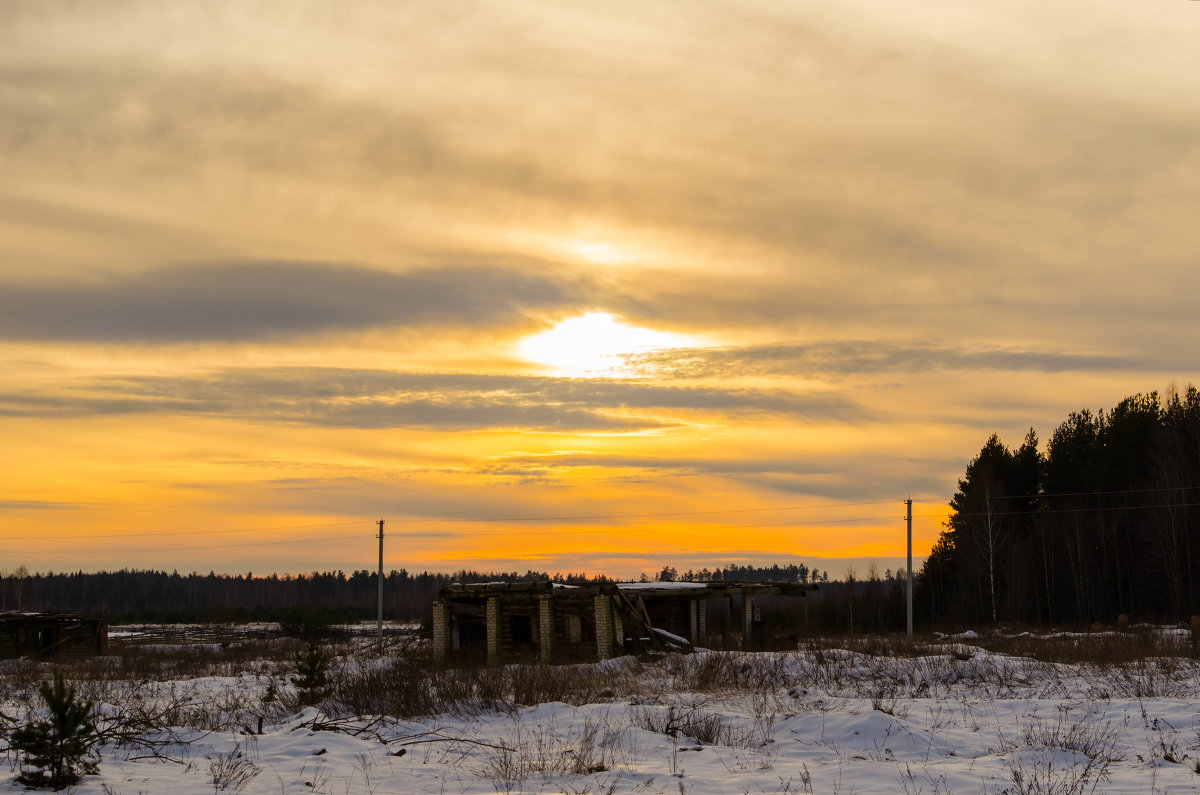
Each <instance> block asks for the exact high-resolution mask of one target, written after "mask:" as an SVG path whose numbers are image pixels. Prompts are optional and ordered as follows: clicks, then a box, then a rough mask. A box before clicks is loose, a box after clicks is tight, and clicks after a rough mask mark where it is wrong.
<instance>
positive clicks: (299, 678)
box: [292, 640, 329, 705]
mask: <svg viewBox="0 0 1200 795" xmlns="http://www.w3.org/2000/svg"><path fill="white" fill-rule="evenodd" d="M328 671H329V655H328V654H326V653H325V651H324V650H323V649H322V648H321V646H320V645H319V644H318V643H317V641H316V640H310V641H309V642H308V648H307V649H305V650H304V651H301V652H296V675H295V676H293V677H292V684H293V685H295V686H296V691H297V693H296V694H297V696H298V697H299V698H300V703H301V704H305V705H312V704H316V703H317V702H318V701H320V700H321V699H322V698H324V696H325V688H326V686H328V684H329V677H328Z"/></svg>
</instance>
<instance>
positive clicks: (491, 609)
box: [487, 596, 500, 665]
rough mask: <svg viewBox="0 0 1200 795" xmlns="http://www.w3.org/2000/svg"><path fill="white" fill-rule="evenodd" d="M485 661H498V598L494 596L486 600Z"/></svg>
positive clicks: (493, 663) (492, 662)
mask: <svg viewBox="0 0 1200 795" xmlns="http://www.w3.org/2000/svg"><path fill="white" fill-rule="evenodd" d="M487 661H488V665H495V664H496V663H498V662H500V600H499V599H497V598H496V597H494V596H489V597H488V600H487Z"/></svg>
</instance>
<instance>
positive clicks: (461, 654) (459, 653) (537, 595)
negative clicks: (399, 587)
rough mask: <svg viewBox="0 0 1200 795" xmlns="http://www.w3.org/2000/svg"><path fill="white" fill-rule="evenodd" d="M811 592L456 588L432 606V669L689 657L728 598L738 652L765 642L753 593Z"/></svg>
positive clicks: (775, 587)
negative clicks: (716, 606)
mask: <svg viewBox="0 0 1200 795" xmlns="http://www.w3.org/2000/svg"><path fill="white" fill-rule="evenodd" d="M816 589H817V586H815V585H807V584H797V583H778V582H728V581H724V582H649V583H596V584H589V585H566V584H563V583H555V582H549V581H542V582H515V583H505V582H491V583H454V584H452V585H448V586H446V587H445V588H443V589H442V591H441V593H440V594H439V595H438V599H437V600H436V601H435V602H434V604H433V653H434V660H435V661H436V662H438V663H443V664H445V663H463V662H486V663H487V664H489V665H495V664H500V663H507V662H528V661H534V660H541V661H543V662H585V661H596V660H605V659H609V658H611V657H616V656H619V655H622V654H629V653H646V652H651V651H688V650H691V649H692V648H693V647H694V646H699V645H702V644H704V643H705V642H706V639H707V638H708V637H709V626H708V616H709V605H710V604H711V603H713V600H724V606H725V608H726V610H727V611H728V613H727V615H728V616H729V617H730V621H729V623H733V620H732V619H733V618H734V617H735V615H737V616H738V617H740V622H738V623H740V628H739V629H740V631H738V632H737V638H736V639H735V642H736V643H737V644H738V645H739V646H740V647H741V648H757V647H758V646H759V644H760V643H761V640H762V638H761V627H762V620H761V610H760V605H759V603H758V601H757V599H756V597H759V596H767V595H780V596H793V597H804V596H807V594H808V592H809V591H815V590H816Z"/></svg>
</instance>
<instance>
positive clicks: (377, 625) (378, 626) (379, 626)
mask: <svg viewBox="0 0 1200 795" xmlns="http://www.w3.org/2000/svg"><path fill="white" fill-rule="evenodd" d="M909 546H910V547H911V546H912V536H911V534H910V536H909ZM909 613H910V615H911V613H912V609H911V602H910V606H909ZM909 627H910V631H911V627H912V620H911V618H910V619H909ZM375 630H376V632H378V633H379V650H380V651H381V652H382V651H383V520H382V519H380V520H379V615H378V617H377V618H376V619H375Z"/></svg>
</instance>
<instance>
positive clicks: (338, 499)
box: [0, 0, 1200, 576]
mask: <svg viewBox="0 0 1200 795" xmlns="http://www.w3.org/2000/svg"><path fill="white" fill-rule="evenodd" d="M1198 41H1200V4H1197V3H1191V2H1186V1H1185V0H1160V1H1159V2H1153V3H1130V2H1128V0H1063V1H1062V2H1056V3H1046V2H1043V0H999V2H994V3H962V2H961V0H913V1H912V2H909V3H905V4H890V5H889V4H886V3H879V2H877V0H837V2H832V1H831V0H790V1H789V2H782V1H781V0H737V1H736V2H734V1H732V0H720V1H718V0H714V1H713V2H704V3H697V2H691V1H690V0H638V2H623V0H603V2H590V0H587V1H585V0H579V1H578V2H568V3H564V2H548V1H547V2H514V0H496V1H495V2H490V1H488V0H479V1H478V2H468V1H466V0H461V1H460V0H445V1H444V2H436V3H428V2H394V1H391V0H389V1H388V2H357V3H351V4H343V3H334V2H329V0H321V1H320V2H317V1H316V0H288V1H287V2H282V1H281V0H257V1H255V0H236V1H235V0H228V1H227V2H223V1H222V0H204V1H203V2H200V1H199V0H197V1H196V2H186V1H185V0H172V1H170V2H162V0H109V1H108V2H87V3H78V2H71V1H70V0H62V1H61V2H57V1H53V0H8V1H7V2H4V3H3V4H0V372H2V373H3V375H4V378H3V381H2V382H0V439H3V456H0V539H2V541H3V546H4V547H5V548H6V549H5V551H4V554H3V555H2V556H0V568H7V569H12V568H15V567H16V566H17V565H22V564H23V565H26V566H28V567H29V568H30V569H40V570H46V569H54V570H62V569H80V568H82V569H85V570H90V569H103V568H113V567H121V566H136V567H155V568H166V569H172V568H178V569H180V570H181V571H190V570H193V569H198V570H208V569H210V568H211V569H216V570H218V571H242V572H244V571H248V570H253V571H256V572H265V571H272V570H274V571H280V572H283V571H304V570H310V569H314V568H319V569H331V568H342V569H345V570H353V569H361V568H373V567H374V565H375V555H376V548H375V543H376V542H375V541H374V540H373V538H372V535H373V532H374V530H375V525H374V521H375V520H377V519H379V518H381V517H382V518H384V519H385V520H386V521H387V525H386V527H387V534H388V536H389V541H388V549H387V561H386V565H387V566H388V567H389V568H399V567H407V568H409V569H426V568H428V569H439V570H450V569H455V568H459V567H462V566H468V567H474V568H480V569H494V568H504V569H511V568H515V569H519V570H522V571H523V570H525V569H527V568H533V569H539V570H550V571H567V570H571V571H589V572H601V571H603V572H607V573H609V574H617V575H630V574H634V575H636V574H637V573H638V572H641V571H654V570H655V569H656V568H660V567H661V566H662V565H665V564H668V563H670V564H673V565H676V566H678V567H680V568H687V567H694V568H700V567H701V566H708V567H712V566H718V565H721V564H723V563H729V562H738V561H752V562H756V563H758V562H766V561H779V562H790V561H793V560H801V561H806V562H817V565H818V566H819V567H821V568H826V569H828V570H830V573H831V576H833V575H840V574H842V573H844V571H845V569H846V568H847V567H848V566H856V567H858V571H859V572H860V573H865V572H864V569H863V566H865V565H867V564H866V559H868V558H875V559H876V560H878V561H879V568H880V570H881V571H882V570H883V568H884V567H885V566H888V567H892V566H894V565H895V563H896V560H897V558H898V557H899V556H902V555H903V553H904V546H903V544H904V523H903V521H902V517H903V512H904V509H903V505H902V503H901V501H902V500H903V499H905V498H906V497H910V496H911V497H912V498H914V499H915V500H918V503H917V505H916V508H915V513H916V515H917V519H916V520H915V545H916V553H917V555H918V557H920V556H922V555H923V554H924V553H925V552H927V551H928V549H929V547H930V545H931V544H932V542H933V541H934V539H935V538H936V536H937V533H938V530H939V526H940V525H939V523H940V521H941V520H942V519H943V518H944V504H945V502H946V501H947V500H948V499H949V497H950V496H951V495H952V494H953V491H954V488H955V483H956V478H957V477H958V476H959V475H960V474H961V473H962V470H963V468H964V466H965V465H966V463H967V462H968V461H969V460H970V459H971V458H972V457H973V455H974V454H975V453H977V452H978V450H979V448H980V447H981V446H982V444H983V442H984V441H985V440H986V438H987V436H988V435H989V434H991V433H992V432H999V433H1000V434H1001V436H1002V438H1003V439H1004V440H1005V441H1006V442H1009V443H1010V444H1013V445H1015V444H1018V443H1019V442H1020V441H1021V439H1022V437H1023V436H1024V434H1025V432H1026V431H1027V430H1028V429H1029V428H1030V427H1033V428H1035V429H1036V430H1037V431H1038V433H1039V435H1040V436H1041V437H1042V439H1043V440H1044V439H1046V438H1048V436H1049V435H1050V433H1051V432H1052V431H1053V429H1054V427H1055V426H1056V425H1057V424H1058V423H1059V422H1060V421H1062V419H1064V418H1065V415H1066V413H1067V412H1069V411H1072V410H1077V409H1079V408H1082V407H1085V406H1086V407H1091V408H1093V409H1094V408H1098V407H1102V406H1111V405H1112V404H1114V403H1115V402H1116V401H1118V400H1120V399H1121V398H1122V397H1124V396H1126V395H1128V394H1132V393H1135V392H1147V391H1151V390H1156V389H1157V390H1164V389H1166V388H1168V387H1169V386H1170V385H1171V384H1178V385H1179V386H1185V385H1186V384H1188V383H1192V382H1194V381H1196V380H1197V375H1196V373H1197V355H1196V351H1197V350H1200V315H1198V314H1197V313H1196V311H1195V306H1194V302H1195V299H1196V296H1197V294H1200V268H1198V267H1197V266H1198V265H1200V47H1197V46H1196V42H1198Z"/></svg>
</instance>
